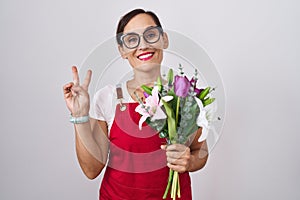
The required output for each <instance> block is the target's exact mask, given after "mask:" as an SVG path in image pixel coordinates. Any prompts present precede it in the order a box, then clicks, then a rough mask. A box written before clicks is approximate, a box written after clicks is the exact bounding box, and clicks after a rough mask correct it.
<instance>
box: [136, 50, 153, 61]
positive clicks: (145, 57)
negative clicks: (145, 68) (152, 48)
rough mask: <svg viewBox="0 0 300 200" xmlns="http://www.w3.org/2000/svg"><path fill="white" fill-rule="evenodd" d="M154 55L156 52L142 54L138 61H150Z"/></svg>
mask: <svg viewBox="0 0 300 200" xmlns="http://www.w3.org/2000/svg"><path fill="white" fill-rule="evenodd" d="M153 55H154V52H146V53H142V54H140V55H138V57H137V58H138V59H139V60H142V61H147V60H150V59H151V58H152V57H153Z"/></svg>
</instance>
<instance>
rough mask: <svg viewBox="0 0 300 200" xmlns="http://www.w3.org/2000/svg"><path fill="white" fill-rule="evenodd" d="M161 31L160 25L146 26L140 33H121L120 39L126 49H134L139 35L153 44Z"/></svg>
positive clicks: (138, 42)
mask: <svg viewBox="0 0 300 200" xmlns="http://www.w3.org/2000/svg"><path fill="white" fill-rule="evenodd" d="M162 33H163V30H162V28H161V27H159V26H154V27H149V28H147V29H146V30H145V31H144V33H143V34H142V35H139V34H137V33H134V32H132V33H127V34H125V35H122V36H121V38H120V39H121V41H122V42H123V44H124V45H125V46H126V47H127V48H128V49H134V48H136V47H138V46H139V45H140V42H141V38H140V37H141V36H143V38H144V40H145V41H146V42H147V43H149V44H153V43H156V42H157V41H158V40H159V39H160V35H161V34H162Z"/></svg>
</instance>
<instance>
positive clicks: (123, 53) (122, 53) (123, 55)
mask: <svg viewBox="0 0 300 200" xmlns="http://www.w3.org/2000/svg"><path fill="white" fill-rule="evenodd" d="M118 49H119V52H120V55H121V56H122V58H123V59H127V57H126V53H125V51H124V48H123V47H122V46H121V45H118Z"/></svg>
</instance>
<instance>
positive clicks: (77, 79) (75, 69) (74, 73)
mask: <svg viewBox="0 0 300 200" xmlns="http://www.w3.org/2000/svg"><path fill="white" fill-rule="evenodd" d="M72 73H73V82H74V85H75V86H78V85H79V76H78V70H77V67H76V66H73V67H72Z"/></svg>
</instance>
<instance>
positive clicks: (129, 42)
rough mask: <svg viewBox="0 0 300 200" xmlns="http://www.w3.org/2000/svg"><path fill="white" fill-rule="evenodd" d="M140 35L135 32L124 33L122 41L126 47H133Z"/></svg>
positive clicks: (137, 42) (136, 44)
mask: <svg viewBox="0 0 300 200" xmlns="http://www.w3.org/2000/svg"><path fill="white" fill-rule="evenodd" d="M139 39H140V36H139V35H138V34H136V33H129V34H127V35H124V37H123V42H124V44H125V45H126V47H128V48H135V47H137V46H138V44H139Z"/></svg>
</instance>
